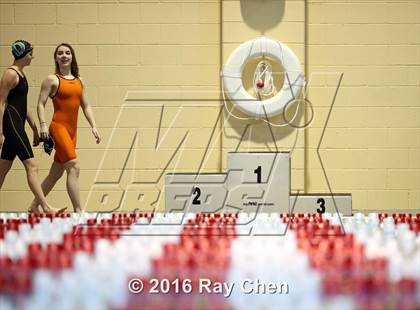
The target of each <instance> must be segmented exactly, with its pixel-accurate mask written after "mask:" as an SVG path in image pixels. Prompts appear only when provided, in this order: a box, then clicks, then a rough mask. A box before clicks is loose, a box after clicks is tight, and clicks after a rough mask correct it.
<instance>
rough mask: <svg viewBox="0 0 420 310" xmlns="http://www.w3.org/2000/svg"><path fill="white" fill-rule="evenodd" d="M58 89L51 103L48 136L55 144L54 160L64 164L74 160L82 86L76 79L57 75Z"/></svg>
mask: <svg viewBox="0 0 420 310" xmlns="http://www.w3.org/2000/svg"><path fill="white" fill-rule="evenodd" d="M57 77H58V82H59V83H58V88H57V92H56V93H55V95H54V97H52V101H53V104H54V115H53V118H52V121H51V125H50V135H51V136H52V138H53V140H54V144H55V155H54V160H55V161H57V162H59V163H62V164H64V163H66V162H68V161H69V160H72V159H75V158H76V157H77V156H76V141H77V116H78V114H79V107H80V101H81V99H82V93H83V86H82V84H81V82H80V80H79V79H78V78H74V79H71V80H70V79H65V78H63V77H61V76H59V75H57Z"/></svg>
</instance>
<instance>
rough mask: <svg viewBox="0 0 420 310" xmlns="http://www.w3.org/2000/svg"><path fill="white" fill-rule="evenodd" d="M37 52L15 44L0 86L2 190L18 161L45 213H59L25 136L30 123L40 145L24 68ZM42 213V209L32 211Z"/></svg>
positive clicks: (25, 43) (24, 45)
mask: <svg viewBox="0 0 420 310" xmlns="http://www.w3.org/2000/svg"><path fill="white" fill-rule="evenodd" d="M32 50H33V48H32V46H31V44H30V43H28V42H26V41H24V40H18V41H16V42H14V43H13V44H12V54H13V56H14V58H15V61H14V62H13V65H12V66H10V67H9V68H8V69H7V70H6V71H5V72H4V74H3V76H2V78H1V82H0V150H1V153H0V189H1V187H2V185H3V181H4V178H5V177H6V174H7V173H8V172H9V170H10V168H11V167H12V163H13V160H14V159H15V158H16V156H17V157H19V159H20V160H21V161H22V163H23V165H24V166H25V170H26V175H27V180H28V184H29V187H30V189H31V191H32V193H33V194H34V195H35V198H36V199H37V200H38V201H39V204H40V205H41V207H42V209H43V211H44V212H45V213H57V212H60V213H61V212H63V211H64V210H65V208H64V209H61V210H56V209H54V208H52V207H51V206H49V204H48V203H47V201H46V199H45V196H44V194H43V192H42V188H41V185H40V184H39V182H38V179H37V174H38V166H37V164H36V163H35V159H34V154H33V152H32V148H31V144H30V143H29V139H28V136H27V135H26V133H25V120H28V123H29V125H30V126H31V128H32V130H33V133H34V136H33V145H34V146H37V145H39V135H38V129H37V128H36V125H35V121H34V119H33V118H32V116H31V114H30V113H28V111H27V95H28V82H27V81H26V78H25V75H24V74H23V68H24V67H25V66H28V65H29V64H30V63H31V60H32V58H33V56H32V52H33V51H32ZM28 211H30V212H36V213H38V212H39V210H38V209H29V210H28Z"/></svg>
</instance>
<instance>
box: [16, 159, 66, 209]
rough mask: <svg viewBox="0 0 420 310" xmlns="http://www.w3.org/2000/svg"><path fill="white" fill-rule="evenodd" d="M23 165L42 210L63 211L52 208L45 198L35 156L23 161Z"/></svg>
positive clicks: (30, 186)
mask: <svg viewBox="0 0 420 310" xmlns="http://www.w3.org/2000/svg"><path fill="white" fill-rule="evenodd" d="M23 165H24V167H25V170H26V177H27V180H28V185H29V188H30V189H31V191H32V193H33V194H34V196H35V199H36V200H38V201H39V203H40V204H41V207H42V210H44V212H46V213H57V212H63V211H64V209H60V210H58V209H54V208H52V207H51V206H50V205H49V204H48V202H47V200H46V199H45V196H44V193H43V192H42V188H41V185H40V184H39V182H38V165H37V164H36V162H35V159H34V158H29V159H26V160H24V161H23Z"/></svg>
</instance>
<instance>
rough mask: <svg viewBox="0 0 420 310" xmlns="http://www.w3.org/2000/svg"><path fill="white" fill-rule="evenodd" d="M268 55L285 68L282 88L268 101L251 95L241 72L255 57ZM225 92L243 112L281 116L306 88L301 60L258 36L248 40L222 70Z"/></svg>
mask: <svg viewBox="0 0 420 310" xmlns="http://www.w3.org/2000/svg"><path fill="white" fill-rule="evenodd" d="M261 56H268V57H271V58H272V59H274V60H275V61H276V62H278V63H280V64H281V65H282V66H283V68H284V69H285V73H286V74H285V80H284V84H283V87H282V89H281V90H280V91H279V92H278V93H277V94H276V95H275V96H274V97H271V98H269V99H267V100H259V99H257V98H254V97H253V96H251V95H250V94H249V93H248V92H247V91H246V90H245V88H244V86H243V84H242V71H243V69H244V67H245V65H246V63H247V62H248V61H249V60H251V59H252V58H256V57H261ZM221 75H222V78H223V81H222V83H223V90H222V91H224V92H225V93H226V95H227V97H228V98H229V99H230V100H231V101H232V102H233V103H234V104H235V105H237V107H238V108H239V110H241V111H242V112H244V113H246V114H248V115H251V116H253V117H255V118H258V119H260V118H266V117H271V116H275V115H278V114H279V113H282V112H283V111H284V109H285V108H286V106H288V105H289V104H290V103H292V102H293V101H295V100H296V99H297V98H298V97H299V96H300V94H301V92H302V89H303V87H304V86H305V78H304V75H303V72H302V69H301V65H300V62H299V59H298V58H297V56H296V55H295V53H293V51H292V50H291V49H290V48H289V47H288V46H287V45H285V44H283V43H281V42H279V41H276V40H273V39H270V38H267V37H258V38H256V39H254V40H249V41H246V42H245V43H243V44H241V45H240V46H239V47H237V48H236V49H235V50H234V51H233V53H232V54H231V55H230V56H229V59H228V61H227V63H226V65H224V66H223V69H222V73H221Z"/></svg>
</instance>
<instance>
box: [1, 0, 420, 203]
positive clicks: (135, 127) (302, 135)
mask: <svg viewBox="0 0 420 310" xmlns="http://www.w3.org/2000/svg"><path fill="white" fill-rule="evenodd" d="M419 11H420V8H419V2H418V1H417V0H401V1H394V0H393V1H391V0H390V1H387V0H368V1H360V0H306V1H305V0H286V1H280V0H279V1H277V0H272V1H269V0H264V1H262V0H261V1H260V0H252V1H251V0H245V1H240V0H223V1H221V0H205V1H204V0H203V1H201V0H163V1H158V0H156V1H155V0H145V1H134V0H127V1H122V2H119V1H114V0H103V1H91V0H78V1H59V0H46V1H42V3H38V2H37V1H34V0H19V1H18V0H0V69H1V70H2V71H3V70H4V69H5V68H6V67H7V66H8V65H9V64H10V63H11V61H12V57H11V55H10V49H9V46H10V43H11V42H13V41H14V40H16V39H18V38H24V39H26V40H29V41H31V42H32V43H34V45H35V59H34V61H33V64H32V65H31V66H30V67H28V68H27V70H26V74H27V77H28V80H29V83H30V86H31V87H30V92H29V102H30V106H31V109H32V112H33V113H35V106H36V100H37V97H38V92H39V86H40V83H41V82H42V80H43V79H44V78H45V77H46V76H47V75H48V74H50V73H51V72H52V71H53V60H52V52H53V50H54V48H55V46H56V44H58V43H60V42H69V43H71V44H73V46H74V47H75V49H76V52H77V58H78V62H79V65H80V70H81V74H82V76H83V78H84V80H85V82H86V84H87V89H86V91H87V95H88V98H89V99H90V102H91V104H92V105H93V107H94V113H95V117H96V120H97V124H98V126H99V128H100V131H101V134H102V136H103V142H102V143H101V144H100V145H96V144H95V143H94V141H93V138H92V137H91V134H90V130H89V128H88V124H87V122H86V121H85V120H84V118H83V114H82V113H80V115H79V120H80V121H79V133H78V154H79V160H80V165H81V167H82V172H81V178H80V189H81V197H82V202H83V204H87V205H88V210H102V211H104V210H113V209H115V207H116V206H119V205H120V206H121V210H133V209H136V208H140V209H150V208H153V207H157V208H160V209H163V208H164V204H163V202H164V199H163V197H164V196H163V191H162V189H163V178H162V173H163V172H164V171H169V170H171V171H173V170H176V171H180V172H191V171H197V170H198V169H201V171H205V172H214V171H223V170H224V169H225V167H226V158H225V157H226V152H228V151H233V150H236V149H238V150H240V151H245V150H252V151H257V150H259V151H263V150H268V151H274V150H275V149H276V146H277V147H278V148H279V149H280V150H290V149H291V148H292V146H293V145H294V144H295V148H294V150H293V154H292V189H293V190H298V189H299V190H306V191H307V192H319V191H327V190H328V188H327V186H326V182H325V179H324V175H323V173H322V170H321V169H320V168H321V167H320V164H319V161H318V157H317V155H316V147H317V145H318V141H319V138H320V136H321V133H322V129H323V125H324V123H325V120H326V118H327V115H328V111H329V107H330V104H331V100H332V98H333V96H334V91H335V87H336V86H337V81H338V79H339V76H340V74H341V73H344V76H343V80H342V85H341V88H340V90H339V92H338V96H337V100H336V102H335V105H334V110H333V112H332V114H331V117H330V119H329V125H328V129H327V131H326V132H325V136H324V140H323V143H322V146H321V149H320V153H321V155H322V157H323V159H324V165H325V167H326V171H327V174H328V176H329V180H330V183H331V186H332V189H333V191H336V192H351V193H352V194H353V207H354V208H355V209H358V210H366V209H388V210H398V209H400V210H406V209H411V210H413V211H414V210H416V209H417V210H418V209H419V205H420V197H419V196H420V195H419V179H420V143H419V141H420V124H419V122H420V112H419V109H420V107H419V105H420V103H419V91H420V89H419V84H420V77H419V71H420V70H419V69H420V68H419V64H420V60H419V54H420V53H419V37H420V35H419V31H420V30H419V28H420V24H419V23H420V17H419ZM261 34H266V35H267V36H270V37H272V38H274V39H277V40H280V41H282V42H283V43H285V44H287V45H288V46H289V47H290V48H292V49H293V51H294V52H295V53H296V55H297V56H298V57H299V59H300V60H301V62H302V65H303V66H304V68H305V69H306V74H307V80H308V82H309V87H308V99H310V101H311V102H312V104H313V106H314V112H315V114H314V119H313V122H312V123H311V126H310V128H308V129H307V130H306V131H295V130H290V129H287V128H274V129H273V133H274V136H275V137H276V139H275V141H272V140H269V139H267V137H270V136H271V133H270V131H269V129H268V127H267V126H266V124H265V123H261V122H256V121H251V122H248V123H246V122H245V123H244V122H242V121H238V120H234V119H228V117H227V114H225V113H224V114H222V117H221V119H219V115H220V112H221V110H220V106H219V102H218V101H216V100H215V101H211V99H219V98H220V81H219V70H220V68H221V65H222V64H223V63H225V62H226V60H227V58H228V57H229V55H230V53H231V52H232V51H233V50H234V49H235V48H236V47H237V46H238V45H239V44H241V43H242V42H243V41H245V40H249V39H252V38H255V37H256V36H258V35H261ZM146 98H147V99H149V100H145V99H146ZM162 98H165V99H171V101H168V100H157V101H156V99H162ZM197 98H203V99H210V101H205V102H204V103H203V102H201V101H199V100H191V99H197ZM185 99H188V100H190V101H185ZM162 106H164V108H162ZM222 111H223V110H222ZM51 115H52V105H51V102H49V104H48V109H47V116H48V117H51ZM309 116H310V115H309V114H307V116H306V117H309ZM220 122H222V123H224V124H225V126H224V128H222V126H221V123H220ZM159 124H160V125H159ZM114 127H115V128H114ZM245 129H246V132H245V135H244V136H243V139H242V141H241V136H242V134H243V133H244V131H245ZM136 132H137V136H136ZM28 133H29V132H28ZM135 137H136V138H135ZM240 141H241V142H240ZM239 142H240V144H239ZM274 142H275V143H274ZM130 149H132V150H131V151H130ZM35 155H36V159H37V161H38V163H39V168H40V179H42V178H43V177H44V176H45V175H46V174H47V172H48V169H49V166H50V164H51V158H50V157H48V156H47V155H46V154H44V153H43V152H41V150H39V149H36V150H35ZM123 167H124V168H125V170H124V173H122V172H121V170H122V168H123ZM165 169H166V170H165ZM95 180H96V182H97V184H95ZM98 182H99V183H98ZM139 193H141V194H139ZM31 197H32V195H31V193H30V192H29V190H28V187H27V185H26V180H25V174H24V170H23V167H22V165H21V163H20V162H19V161H18V160H16V161H15V163H14V165H13V169H12V171H11V172H10V173H9V175H8V176H7V179H6V181H5V183H4V186H3V188H2V190H1V191H0V209H1V210H2V211H3V210H26V208H27V206H28V204H29V202H30V201H31ZM49 197H50V198H49V199H50V201H51V203H52V204H54V205H60V206H61V205H63V204H64V205H67V206H69V207H70V206H71V204H70V200H69V199H68V197H67V193H66V190H65V180H64V178H63V179H62V180H60V182H59V183H58V184H57V187H56V189H55V190H54V192H53V193H51V195H50V196H49Z"/></svg>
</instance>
